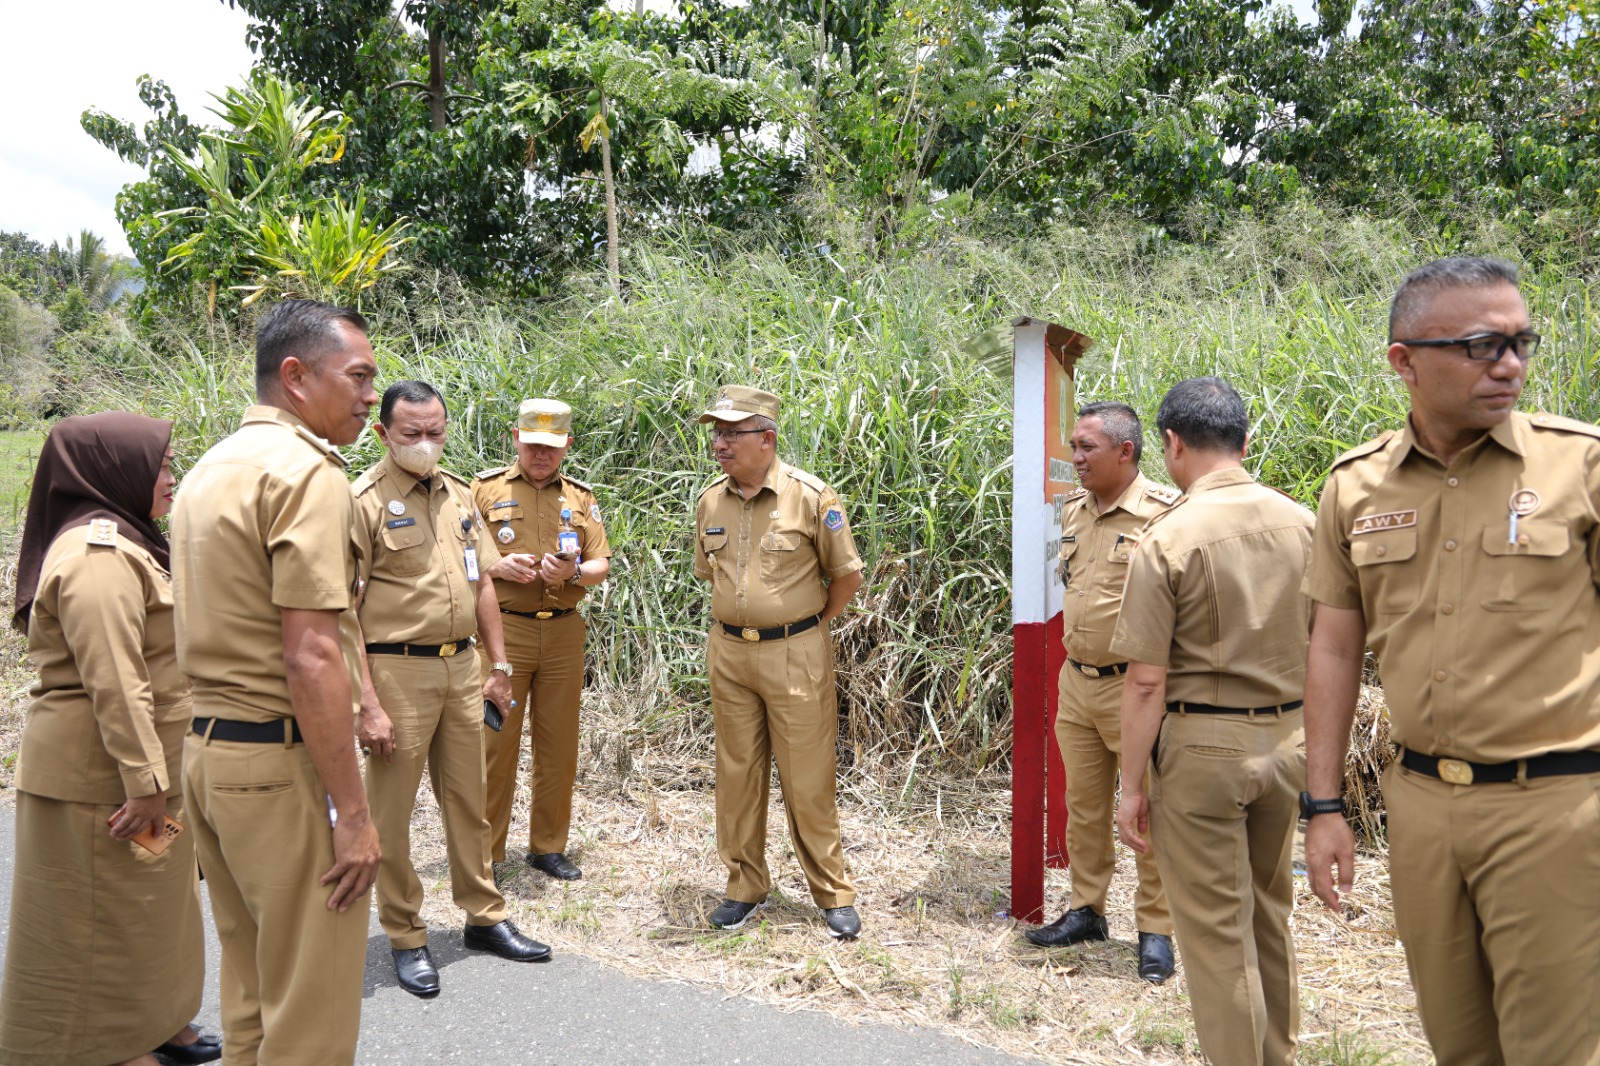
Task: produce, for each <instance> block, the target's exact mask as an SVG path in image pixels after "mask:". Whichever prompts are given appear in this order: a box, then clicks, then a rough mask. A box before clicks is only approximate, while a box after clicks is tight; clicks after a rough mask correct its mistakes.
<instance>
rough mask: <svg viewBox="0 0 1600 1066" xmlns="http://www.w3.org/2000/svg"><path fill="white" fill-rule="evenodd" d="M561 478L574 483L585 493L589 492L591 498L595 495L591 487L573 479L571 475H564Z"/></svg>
mask: <svg viewBox="0 0 1600 1066" xmlns="http://www.w3.org/2000/svg"><path fill="white" fill-rule="evenodd" d="M561 476H562V477H564V478H566V479H567V480H568V481H570V482H572V483H573V484H574V485H576V486H578V487H579V488H580V489H582V490H583V491H584V492H587V493H588V494H589V495H591V496H593V495H594V489H592V488H590V487H589V485H588V484H586V483H585V482H582V481H579V480H578V479H577V478H575V477H573V476H572V475H570V474H562V475H561Z"/></svg>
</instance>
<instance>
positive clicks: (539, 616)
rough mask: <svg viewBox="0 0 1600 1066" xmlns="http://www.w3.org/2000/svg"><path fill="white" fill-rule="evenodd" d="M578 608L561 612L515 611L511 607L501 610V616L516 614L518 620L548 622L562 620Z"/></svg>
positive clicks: (569, 608)
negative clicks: (526, 619)
mask: <svg viewBox="0 0 1600 1066" xmlns="http://www.w3.org/2000/svg"><path fill="white" fill-rule="evenodd" d="M576 610H577V608H576V607H567V608H564V609H562V610H559V611H513V610H512V609H511V608H509V607H502V608H500V613H501V614H514V615H516V616H517V617H518V618H532V619H533V620H534V621H536V622H544V621H548V620H549V619H551V618H560V617H561V616H562V615H567V614H571V613H572V612H573V611H576Z"/></svg>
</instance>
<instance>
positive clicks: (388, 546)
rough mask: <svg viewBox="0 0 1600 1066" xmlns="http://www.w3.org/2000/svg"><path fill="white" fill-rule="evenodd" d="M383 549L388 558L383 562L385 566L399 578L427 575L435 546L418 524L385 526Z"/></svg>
mask: <svg viewBox="0 0 1600 1066" xmlns="http://www.w3.org/2000/svg"><path fill="white" fill-rule="evenodd" d="M383 548H384V553H385V554H386V555H387V556H388V558H387V559H385V560H383V565H384V567H385V569H387V570H389V571H390V572H392V573H393V574H395V575H396V576H397V577H413V576H415V575H417V574H422V573H426V572H427V570H428V563H429V562H430V561H431V559H432V556H433V545H432V544H430V543H428V535H427V531H426V530H424V529H423V528H422V526H420V525H418V524H417V523H416V522H413V523H412V524H411V525H409V526H385V527H384V530H383ZM374 565H376V562H375V563H374Z"/></svg>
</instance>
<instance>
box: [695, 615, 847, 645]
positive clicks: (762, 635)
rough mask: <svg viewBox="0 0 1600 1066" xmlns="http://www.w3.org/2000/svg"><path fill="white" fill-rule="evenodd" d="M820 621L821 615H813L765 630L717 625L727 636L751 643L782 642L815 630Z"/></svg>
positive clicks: (724, 624) (724, 623) (725, 624)
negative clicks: (764, 641) (760, 641)
mask: <svg viewBox="0 0 1600 1066" xmlns="http://www.w3.org/2000/svg"><path fill="white" fill-rule="evenodd" d="M820 621H822V615H820V614H814V615H812V616H811V617H810V618H802V619H800V621H798V622H790V623H789V624H788V625H786V626H771V627H769V628H766V629H757V628H756V627H754V626H730V625H729V624H728V623H726V622H718V623H717V624H718V625H719V626H721V627H722V629H723V632H725V633H727V634H728V635H729V636H731V637H739V638H740V639H741V640H748V641H751V642H752V643H753V642H755V641H758V640H782V639H784V638H785V637H792V636H794V635H795V634H797V633H804V632H805V631H806V630H808V629H814V628H816V625H817V623H818V622H820Z"/></svg>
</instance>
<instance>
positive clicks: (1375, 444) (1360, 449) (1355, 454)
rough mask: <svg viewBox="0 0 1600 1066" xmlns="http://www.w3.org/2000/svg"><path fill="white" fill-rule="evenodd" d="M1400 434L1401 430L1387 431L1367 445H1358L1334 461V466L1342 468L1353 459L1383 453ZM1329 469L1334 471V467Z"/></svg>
mask: <svg viewBox="0 0 1600 1066" xmlns="http://www.w3.org/2000/svg"><path fill="white" fill-rule="evenodd" d="M1398 433H1399V430H1394V429H1390V430H1385V431H1384V432H1382V433H1380V434H1378V435H1377V436H1376V437H1373V438H1372V439H1371V440H1369V441H1367V442H1366V443H1365V444H1358V445H1356V446H1355V447H1354V448H1351V449H1350V450H1349V451H1347V452H1345V453H1344V454H1343V455H1341V456H1339V458H1337V459H1335V460H1334V461H1333V466H1340V465H1342V464H1344V463H1348V462H1350V461H1351V460H1352V459H1359V458H1361V457H1362V456H1363V455H1371V454H1372V453H1373V452H1376V451H1381V450H1382V449H1383V448H1384V447H1385V446H1386V445H1387V444H1388V443H1389V442H1390V441H1391V440H1393V439H1394V438H1395V436H1396V434H1398ZM1329 469H1332V467H1329Z"/></svg>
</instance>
